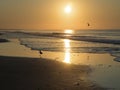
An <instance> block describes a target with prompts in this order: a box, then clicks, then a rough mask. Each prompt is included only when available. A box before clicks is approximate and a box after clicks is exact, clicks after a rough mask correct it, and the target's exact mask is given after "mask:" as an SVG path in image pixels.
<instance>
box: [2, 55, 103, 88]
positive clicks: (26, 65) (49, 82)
mask: <svg viewBox="0 0 120 90" xmlns="http://www.w3.org/2000/svg"><path fill="white" fill-rule="evenodd" d="M89 72H91V69H90V68H89V67H88V66H85V65H72V64H65V63H62V62H58V61H53V60H48V59H44V58H22V57H21V58H20V57H7V56H0V77H1V78H0V81H1V83H0V85H1V86H0V90H8V89H10V90H103V88H100V87H99V86H97V85H95V84H94V83H92V82H90V81H88V80H87V79H86V78H87V76H88V73H89Z"/></svg>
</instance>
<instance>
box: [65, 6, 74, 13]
mask: <svg viewBox="0 0 120 90" xmlns="http://www.w3.org/2000/svg"><path fill="white" fill-rule="evenodd" d="M64 11H65V13H67V14H69V13H71V11H72V8H71V6H70V5H67V6H66V7H65V9H64Z"/></svg>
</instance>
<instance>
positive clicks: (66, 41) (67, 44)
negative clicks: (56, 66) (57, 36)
mask: <svg viewBox="0 0 120 90" xmlns="http://www.w3.org/2000/svg"><path fill="white" fill-rule="evenodd" d="M63 41H64V47H65V58H64V61H63V62H65V63H71V62H70V58H71V55H70V50H71V48H70V47H71V46H70V40H69V39H64V40H63Z"/></svg>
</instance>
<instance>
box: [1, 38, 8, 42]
mask: <svg viewBox="0 0 120 90" xmlns="http://www.w3.org/2000/svg"><path fill="white" fill-rule="evenodd" d="M4 42H9V41H8V40H7V39H2V38H0V43H4Z"/></svg>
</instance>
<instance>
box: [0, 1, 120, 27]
mask: <svg viewBox="0 0 120 90" xmlns="http://www.w3.org/2000/svg"><path fill="white" fill-rule="evenodd" d="M66 5H70V6H71V8H72V11H71V13H69V14H67V13H65V12H64V9H65V7H66ZM87 22H89V23H90V24H91V26H90V27H88V26H87ZM0 28H18V29H19V28H22V29H87V28H92V29H120V0H0Z"/></svg>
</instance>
